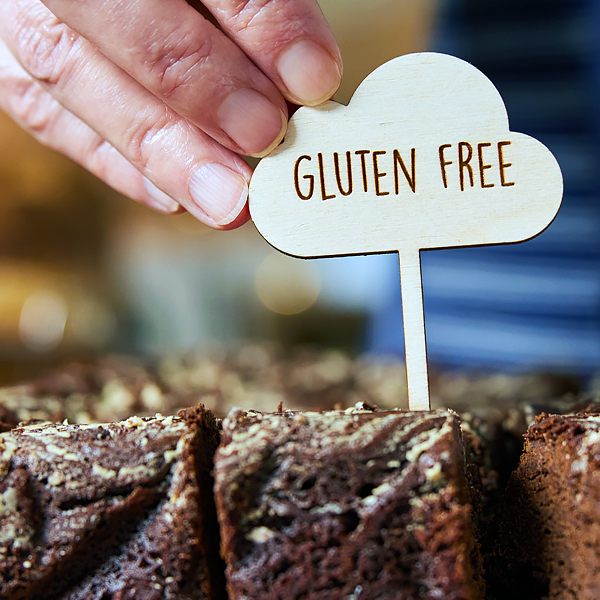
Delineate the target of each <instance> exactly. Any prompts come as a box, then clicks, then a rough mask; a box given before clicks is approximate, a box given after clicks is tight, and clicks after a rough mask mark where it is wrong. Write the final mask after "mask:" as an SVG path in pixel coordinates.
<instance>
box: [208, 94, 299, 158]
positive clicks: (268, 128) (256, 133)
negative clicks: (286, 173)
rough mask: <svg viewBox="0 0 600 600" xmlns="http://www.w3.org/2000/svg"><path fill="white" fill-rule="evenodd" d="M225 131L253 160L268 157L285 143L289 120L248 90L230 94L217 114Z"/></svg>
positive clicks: (259, 95) (258, 95)
mask: <svg viewBox="0 0 600 600" xmlns="http://www.w3.org/2000/svg"><path fill="white" fill-rule="evenodd" d="M217 120H218V122H219V125H220V127H221V129H222V130H223V131H224V132H225V133H226V134H227V135H228V136H229V137H230V138H231V139H232V140H233V141H234V142H235V143H236V144H237V145H238V146H239V147H240V148H242V149H243V150H244V152H245V153H246V154H248V155H250V156H264V155H266V154H268V153H269V152H270V151H271V150H273V148H275V146H277V145H278V144H279V142H281V140H282V139H283V136H284V135H285V129H286V125H287V119H286V117H285V115H284V114H283V113H282V112H281V110H279V109H278V108H277V107H276V106H275V105H274V104H273V103H272V102H271V101H270V100H269V99H268V98H266V97H265V96H263V95H262V94H261V93H259V92H257V91H255V90H251V89H248V88H242V89H239V90H236V91H235V92H233V93H232V94H230V95H229V96H228V97H227V98H225V100H224V101H223V103H222V104H221V106H220V107H219V110H218V112H217Z"/></svg>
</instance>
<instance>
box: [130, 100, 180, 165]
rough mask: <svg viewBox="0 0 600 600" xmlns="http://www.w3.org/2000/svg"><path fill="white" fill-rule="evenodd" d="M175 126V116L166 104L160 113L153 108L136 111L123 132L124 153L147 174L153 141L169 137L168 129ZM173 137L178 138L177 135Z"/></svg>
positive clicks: (152, 150)
mask: <svg viewBox="0 0 600 600" xmlns="http://www.w3.org/2000/svg"><path fill="white" fill-rule="evenodd" d="M176 126H177V116H176V115H175V114H173V112H172V111H171V110H170V109H169V108H167V107H166V106H165V107H164V110H163V111H162V115H158V114H157V111H156V110H155V109H154V108H152V109H151V110H150V111H148V112H147V113H146V114H144V113H138V114H137V115H135V119H134V121H133V122H132V123H131V124H130V125H129V127H127V128H126V129H125V132H124V136H123V140H122V144H123V149H124V152H125V154H126V155H127V156H129V157H130V160H131V161H132V162H133V163H134V164H135V165H136V166H137V167H138V168H139V169H140V171H141V172H142V173H144V174H148V173H149V169H148V165H149V163H150V161H151V160H152V154H153V152H154V148H153V143H154V142H155V141H157V140H159V139H161V138H166V139H169V135H170V131H171V130H173V129H175V127H176ZM173 137H174V139H177V140H179V136H173Z"/></svg>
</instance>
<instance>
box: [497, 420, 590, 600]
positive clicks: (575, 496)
mask: <svg viewBox="0 0 600 600" xmlns="http://www.w3.org/2000/svg"><path fill="white" fill-rule="evenodd" d="M489 541H490V548H489V549H488V553H489V557H488V568H487V575H488V585H489V588H490V597H491V598H496V599H498V600H500V599H503V598H515V599H519V598H523V599H525V598H527V599H528V600H535V599H538V598H545V599H558V598H561V599H562V598H577V599H580V600H591V599H593V598H599V597H600V415H598V414H584V413H580V414H577V415H563V416H559V415H548V414H542V415H540V416H539V417H537V418H536V422H535V424H533V425H532V426H531V427H530V428H529V430H528V432H527V434H526V436H525V452H524V454H523V456H522V457H521V462H520V464H519V467H518V469H517V470H516V471H515V472H514V473H513V475H512V476H511V479H510V481H509V485H508V488H507V491H506V494H505V496H504V498H503V501H502V506H501V508H500V512H499V514H498V515H497V518H496V522H495V524H494V526H493V527H492V531H491V532H490V540H489ZM492 542H493V543H492Z"/></svg>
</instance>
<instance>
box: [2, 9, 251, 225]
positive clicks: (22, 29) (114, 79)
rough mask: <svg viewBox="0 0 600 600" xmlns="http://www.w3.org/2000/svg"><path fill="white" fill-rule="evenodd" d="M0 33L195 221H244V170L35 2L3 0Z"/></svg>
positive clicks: (38, 76)
mask: <svg viewBox="0 0 600 600" xmlns="http://www.w3.org/2000/svg"><path fill="white" fill-rule="evenodd" d="M0 35H1V36H2V37H3V38H4V40H5V41H6V43H7V45H8V46H9V48H10V50H11V51H12V53H13V54H14V55H15V57H16V58H17V59H18V61H19V62H20V64H21V65H22V66H23V67H24V69H25V70H26V71H27V72H28V73H29V75H30V76H31V77H32V78H33V79H34V80H36V81H37V82H38V83H39V84H40V85H41V87H42V88H43V89H44V90H45V91H46V92H49V93H50V94H51V96H52V97H53V98H55V99H56V100H57V101H58V102H59V103H60V104H61V105H62V106H63V107H64V108H65V109H66V110H67V111H68V112H69V113H71V114H73V115H76V116H77V117H78V118H79V119H80V120H81V121H83V122H84V123H85V124H87V125H88V126H89V127H90V128H91V129H92V130H93V131H94V132H95V133H96V134H97V135H98V137H99V138H101V139H102V140H106V142H108V143H109V144H110V145H111V146H112V147H114V148H115V149H116V150H117V151H118V152H119V153H120V154H122V155H123V156H124V157H125V158H126V159H127V161H129V163H131V164H132V165H133V166H134V167H136V168H137V169H138V170H139V171H140V173H142V175H144V176H145V177H146V178H147V179H148V180H150V181H151V182H152V183H153V184H154V185H155V186H156V187H157V188H159V189H160V190H162V191H163V192H164V193H165V194H166V195H167V196H169V197H170V198H172V199H174V200H175V201H176V202H178V203H179V204H180V205H182V206H183V207H184V208H185V209H186V210H187V211H188V212H190V213H192V214H193V215H194V216H195V217H196V218H198V219H200V220H201V221H203V222H204V223H207V224H208V225H211V226H212V227H216V228H221V229H224V228H231V227H232V226H234V225H237V224H238V223H239V222H240V220H241V221H243V220H244V219H246V218H247V209H246V208H245V205H246V200H247V195H248V181H249V179H250V173H251V169H250V167H249V166H248V165H247V164H246V163H245V162H244V161H243V160H242V159H241V158H239V157H238V156H237V155H235V154H233V153H232V152H230V151H228V150H226V149H224V148H223V147H222V146H220V145H219V144H217V143H216V142H215V141H214V140H212V139H211V138H210V137H209V136H207V135H206V134H205V133H203V132H202V131H200V130H199V129H198V128H196V127H195V126H194V125H192V124H191V123H190V122H189V121H188V120H186V119H184V118H182V117H181V116H179V115H178V114H177V113H176V112H175V111H173V110H172V109H170V108H168V107H167V106H165V104H164V103H163V102H162V101H161V100H159V99H158V98H157V97H156V96H154V95H153V94H152V93H150V92H149V91H148V90H146V89H144V88H143V87H142V86H141V85H140V84H139V83H137V82H136V81H134V80H133V79H132V78H131V77H130V76H129V75H127V74H126V73H125V72H124V71H122V70H121V69H119V68H118V67H117V66H116V65H115V64H114V63H112V62H111V61H110V60H109V59H108V58H106V57H105V56H104V55H102V54H101V53H100V52H98V51H97V50H96V49H94V48H93V47H92V46H91V44H90V43H89V42H87V41H86V40H85V39H83V38H82V37H81V36H79V35H77V34H76V33H75V32H73V31H72V30H71V29H70V28H69V27H67V26H66V25H64V23H62V22H60V21H59V20H58V19H56V18H55V17H54V15H52V13H50V12H49V11H48V9H46V8H45V7H44V6H42V5H41V4H39V3H38V2H37V1H36V0H2V2H1V3H0ZM65 143H68V140H66V141H65ZM149 189H152V188H149Z"/></svg>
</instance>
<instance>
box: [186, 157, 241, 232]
mask: <svg viewBox="0 0 600 600" xmlns="http://www.w3.org/2000/svg"><path fill="white" fill-rule="evenodd" d="M190 195H191V197H192V200H193V201H194V202H195V204H196V205H197V206H198V207H199V208H200V209H201V210H202V211H203V212H204V213H205V214H206V215H208V216H209V217H210V218H211V219H212V220H213V221H214V222H215V223H216V224H217V225H228V224H229V223H231V222H232V221H234V220H235V218H236V217H237V216H238V215H239V214H240V212H241V210H242V208H244V204H246V200H247V199H248V184H247V183H246V180H245V179H244V178H243V177H242V176H241V175H239V174H238V173H236V172H235V171H232V170H231V169H229V168H228V167H225V166H224V165H220V164H218V163H207V164H205V165H203V166H201V167H200V168H199V169H197V170H196V171H194V174H193V175H192V177H191V178H190ZM188 210H189V212H193V210H191V209H188Z"/></svg>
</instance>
